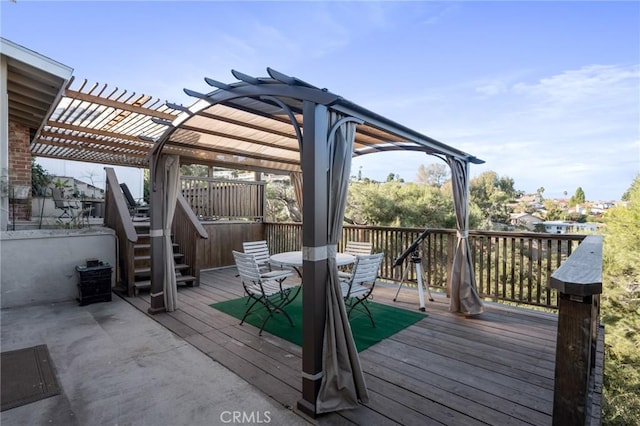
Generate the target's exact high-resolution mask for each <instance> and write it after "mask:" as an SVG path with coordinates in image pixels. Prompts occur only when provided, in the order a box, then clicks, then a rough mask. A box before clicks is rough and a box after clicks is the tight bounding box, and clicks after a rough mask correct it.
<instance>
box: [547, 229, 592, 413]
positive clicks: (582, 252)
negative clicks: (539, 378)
mask: <svg viewBox="0 0 640 426" xmlns="http://www.w3.org/2000/svg"><path fill="white" fill-rule="evenodd" d="M550 286H551V287H552V288H553V289H555V290H557V292H558V293H559V295H560V303H559V309H558V333H557V345H556V348H557V349H556V369H555V380H554V386H555V388H554V397H553V424H554V425H586V424H600V420H601V419H600V413H601V410H600V403H601V399H602V372H603V370H602V368H603V365H602V364H603V353H604V349H603V346H604V328H603V327H602V326H600V294H601V293H602V237H601V236H597V235H592V236H589V237H587V238H586V239H585V240H584V242H583V243H582V244H580V247H578V249H577V250H576V251H575V252H574V253H573V254H572V255H571V256H570V257H569V259H567V261H566V262H565V263H564V264H563V265H562V266H561V267H560V268H559V269H558V270H557V271H555V272H554V273H553V275H552V277H551V284H550Z"/></svg>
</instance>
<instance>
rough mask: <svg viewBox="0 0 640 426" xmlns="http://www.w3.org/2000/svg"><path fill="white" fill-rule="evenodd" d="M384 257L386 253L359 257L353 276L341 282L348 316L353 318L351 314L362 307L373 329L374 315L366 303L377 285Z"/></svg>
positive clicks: (374, 324)
mask: <svg viewBox="0 0 640 426" xmlns="http://www.w3.org/2000/svg"><path fill="white" fill-rule="evenodd" d="M383 257H384V253H376V254H370V255H367V256H357V257H356V263H355V265H354V266H353V271H352V273H351V276H350V277H349V278H347V279H341V281H340V289H341V290H342V297H343V298H344V304H345V306H346V307H347V315H348V316H349V317H351V312H353V310H354V309H355V308H356V307H358V306H360V307H362V308H363V310H364V312H365V313H366V314H367V316H368V317H369V319H370V320H371V326H372V327H375V326H376V323H375V322H374V321H373V315H372V314H371V311H370V310H369V307H368V306H367V303H366V301H367V299H368V298H369V297H370V296H371V293H372V292H373V288H374V287H375V285H376V280H377V278H378V270H379V269H380V265H381V264H382V259H383Z"/></svg>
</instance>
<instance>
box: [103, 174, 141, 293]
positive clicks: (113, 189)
mask: <svg viewBox="0 0 640 426" xmlns="http://www.w3.org/2000/svg"><path fill="white" fill-rule="evenodd" d="M105 172H106V175H107V182H106V189H105V197H104V198H105V212H104V224H105V225H106V226H108V227H109V228H111V229H113V230H115V231H116V236H117V237H118V271H119V276H117V277H116V281H117V283H118V285H121V286H123V287H124V288H125V289H126V291H127V294H128V295H129V296H133V295H134V288H135V287H134V282H135V264H134V246H135V243H136V242H137V241H138V234H137V233H136V230H135V228H134V226H133V222H131V216H130V215H129V209H128V208H127V202H126V201H125V199H124V195H123V194H122V190H121V189H120V184H119V183H118V178H117V177H116V173H115V171H114V170H113V168H110V167H106V168H105Z"/></svg>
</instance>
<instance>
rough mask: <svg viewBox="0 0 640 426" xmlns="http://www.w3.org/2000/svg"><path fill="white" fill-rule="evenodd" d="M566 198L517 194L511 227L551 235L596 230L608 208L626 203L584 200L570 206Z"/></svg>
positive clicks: (510, 219) (511, 217)
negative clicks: (546, 197) (544, 197)
mask: <svg viewBox="0 0 640 426" xmlns="http://www.w3.org/2000/svg"><path fill="white" fill-rule="evenodd" d="M570 205H571V202H570V200H569V199H567V198H561V199H543V198H542V197H541V196H540V195H538V194H528V195H524V196H522V197H520V198H519V199H518V200H517V201H516V203H513V204H512V205H511V206H510V207H511V208H512V209H513V213H511V214H510V217H509V223H510V225H512V226H513V227H514V229H516V230H517V229H520V230H527V231H536V232H546V233H550V234H567V233H585V232H586V233H596V232H598V229H599V227H600V226H601V223H600V221H601V219H602V216H603V215H604V214H605V212H606V211H607V210H608V209H611V208H613V207H616V206H619V205H620V206H626V205H627V202H626V201H612V200H610V201H595V202H591V201H585V202H584V203H579V204H575V205H574V206H572V207H570Z"/></svg>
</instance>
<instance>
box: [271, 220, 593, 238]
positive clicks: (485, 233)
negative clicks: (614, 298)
mask: <svg viewBox="0 0 640 426" xmlns="http://www.w3.org/2000/svg"><path fill="white" fill-rule="evenodd" d="M265 224H267V225H298V226H302V223H300V222H265ZM344 228H352V229H381V230H391V231H400V232H417V233H420V232H422V231H424V229H423V228H411V227H399V226H377V225H344ZM425 229H426V228H425ZM429 231H431V232H432V233H434V234H455V233H456V232H457V231H456V230H455V229H445V228H429ZM469 235H470V236H491V237H508V238H543V239H546V240H567V239H572V240H584V239H585V238H586V237H587V235H585V234H548V233H546V232H515V231H485V230H477V229H476V230H474V229H472V230H469Z"/></svg>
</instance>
